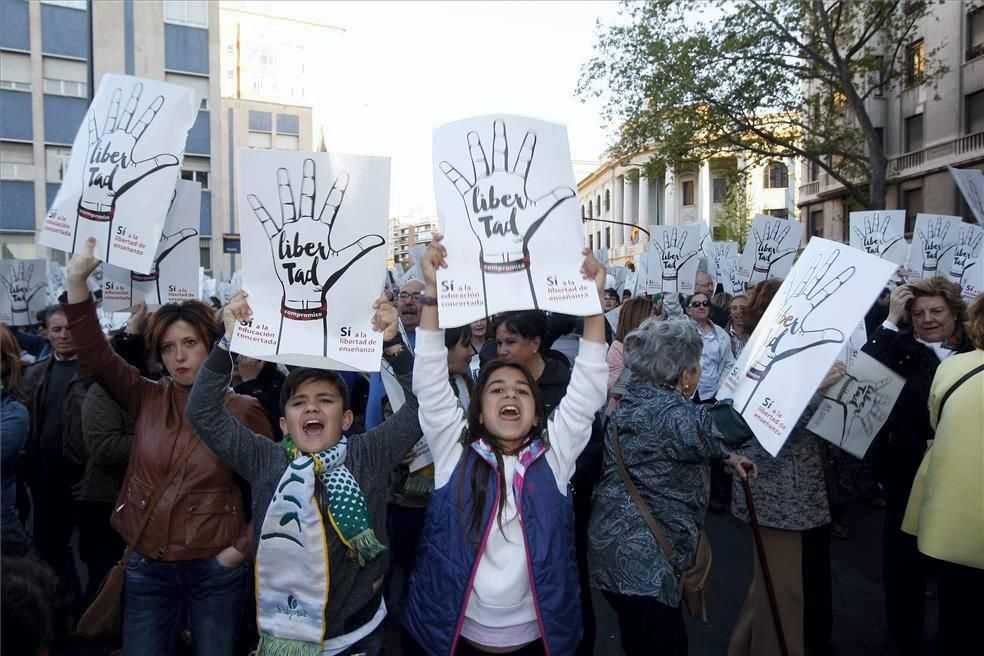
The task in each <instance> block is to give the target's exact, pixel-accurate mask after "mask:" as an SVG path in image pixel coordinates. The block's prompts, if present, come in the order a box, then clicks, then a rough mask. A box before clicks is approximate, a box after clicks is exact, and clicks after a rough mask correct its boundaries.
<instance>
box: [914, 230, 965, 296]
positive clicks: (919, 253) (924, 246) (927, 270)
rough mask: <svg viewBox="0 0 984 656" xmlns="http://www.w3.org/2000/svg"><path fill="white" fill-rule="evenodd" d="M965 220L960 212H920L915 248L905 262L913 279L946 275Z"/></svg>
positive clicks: (951, 263) (915, 235)
mask: <svg viewBox="0 0 984 656" xmlns="http://www.w3.org/2000/svg"><path fill="white" fill-rule="evenodd" d="M962 222H963V221H962V219H961V218H960V217H959V216H945V215H941V214H917V215H916V228H915V230H913V231H912V248H910V249H909V258H908V260H907V261H906V265H905V268H906V269H908V270H909V271H908V280H909V282H913V281H915V280H922V279H923V278H935V277H936V276H946V275H947V274H948V273H949V272H950V270H951V267H952V266H953V256H954V249H955V248H956V246H957V240H958V239H959V238H960V224H961V223H962Z"/></svg>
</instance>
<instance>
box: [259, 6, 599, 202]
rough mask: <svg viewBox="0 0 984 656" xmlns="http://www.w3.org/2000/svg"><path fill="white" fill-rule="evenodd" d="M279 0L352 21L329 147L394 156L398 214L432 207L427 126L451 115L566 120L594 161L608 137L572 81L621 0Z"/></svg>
mask: <svg viewBox="0 0 984 656" xmlns="http://www.w3.org/2000/svg"><path fill="white" fill-rule="evenodd" d="M264 4H266V3H264ZM274 6H275V7H276V9H275V11H276V12H277V13H278V14H280V15H283V16H289V17H294V18H302V19H303V18H306V19H308V20H317V21H319V22H323V23H327V24H330V25H337V26H340V27H343V28H345V32H344V34H341V36H339V37H337V39H335V43H334V44H333V45H332V51H333V53H334V54H333V55H332V56H329V57H327V60H328V61H325V62H324V64H323V67H322V69H323V73H324V85H323V86H322V87H321V89H320V90H319V91H320V97H319V100H318V101H317V105H316V107H315V120H316V121H320V122H323V123H324V124H325V125H326V127H327V137H328V148H329V150H335V151H338V152H348V153H364V154H371V155H388V156H390V157H391V158H392V180H391V195H390V215H391V216H404V215H407V214H408V213H411V212H412V213H421V214H423V215H429V214H432V213H433V212H434V192H433V181H432V176H431V133H432V130H433V129H434V128H435V127H437V126H439V125H441V124H443V123H446V122H448V121H452V120H455V119H459V118H464V117H467V116H475V115H482V114H490V113H497V112H506V113H513V114H524V115H528V116H533V117H537V118H543V119H547V120H551V121H556V122H559V123H564V124H566V125H567V127H568V136H569V139H570V143H571V150H572V157H573V158H574V159H577V160H597V159H598V157H599V155H600V154H601V152H602V151H603V150H604V149H605V147H606V146H607V145H608V144H609V136H608V134H607V130H606V129H605V127H604V126H603V125H602V119H601V116H600V112H599V106H598V105H597V104H595V103H590V104H584V103H582V102H581V101H580V100H579V99H577V98H576V97H575V93H574V90H575V88H576V86H577V81H578V76H579V73H580V70H581V65H582V64H583V63H584V62H586V61H587V60H588V59H589V58H590V57H591V55H592V52H593V47H594V43H595V40H596V39H595V34H596V28H595V24H596V21H597V20H599V19H601V20H602V21H603V22H610V21H612V20H613V19H614V17H615V15H616V12H617V4H616V3H615V2H598V1H583V2H582V1H566V2H564V1H555V2H395V3H388V2H386V3H384V2H325V3H315V2H299V3H298V2H282V3H277V4H276V5H274Z"/></svg>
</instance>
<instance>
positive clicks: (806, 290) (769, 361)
mask: <svg viewBox="0 0 984 656" xmlns="http://www.w3.org/2000/svg"><path fill="white" fill-rule="evenodd" d="M838 255H839V251H834V252H833V253H831V254H830V255H829V256H828V257H827V260H826V261H822V260H823V256H822V255H820V256H817V258H816V260H814V262H813V265H812V266H811V267H810V268H809V269H808V270H807V271H806V273H805V274H804V275H803V276H802V278H800V279H799V280H794V281H792V282H793V284H791V285H790V286H789V288H788V290H789V291H788V292H787V295H786V298H785V299H784V300H783V301H782V306H781V309H780V310H779V312H778V314H777V315H776V319H775V322H774V323H773V325H772V326H770V327H769V332H768V333H767V337H766V339H765V341H764V342H763V345H762V347H761V348H760V349H759V351H758V352H757V353H754V354H752V357H751V360H750V361H751V362H752V363H753V364H752V366H751V368H749V370H748V373H747V374H746V376H748V377H749V378H751V379H752V380H755V381H757V382H758V383H759V384H761V382H762V381H763V380H764V379H765V378H766V377H767V376H768V375H769V372H770V371H772V367H773V366H775V364H776V363H777V362H781V361H782V360H785V359H786V358H789V357H792V356H794V355H796V354H798V353H802V352H803V351H805V350H807V349H811V348H815V347H817V346H821V345H823V344H832V343H836V344H840V343H843V342H844V333H842V332H841V331H840V330H838V329H836V328H819V327H817V328H815V327H812V326H810V327H808V326H807V323H808V321H809V318H810V315H811V314H812V313H813V311H814V310H816V309H817V308H818V307H820V306H821V305H822V304H823V303H824V302H825V301H827V299H829V298H830V297H831V296H833V295H834V294H835V293H836V292H837V290H838V289H840V288H841V287H842V286H843V285H844V283H846V282H847V281H848V280H850V279H851V277H852V276H853V275H854V271H855V269H854V267H853V266H850V267H847V268H846V269H844V270H843V271H841V272H840V273H838V274H837V275H835V276H833V277H830V278H828V277H827V274H828V273H829V272H830V269H831V267H833V265H834V262H835V261H836V260H837V256H838ZM773 302H775V301H773ZM756 387H757V385H756ZM753 396H754V393H753V394H751V395H749V398H748V401H751V398H752V397H753ZM748 401H746V404H745V407H746V408H747V406H748ZM742 411H744V408H743V409H742Z"/></svg>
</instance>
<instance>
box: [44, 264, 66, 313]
mask: <svg viewBox="0 0 984 656" xmlns="http://www.w3.org/2000/svg"><path fill="white" fill-rule="evenodd" d="M64 291H65V267H63V266H62V265H60V264H58V262H55V261H54V260H48V302H49V303H57V302H58V297H59V296H61V294H62V292H64Z"/></svg>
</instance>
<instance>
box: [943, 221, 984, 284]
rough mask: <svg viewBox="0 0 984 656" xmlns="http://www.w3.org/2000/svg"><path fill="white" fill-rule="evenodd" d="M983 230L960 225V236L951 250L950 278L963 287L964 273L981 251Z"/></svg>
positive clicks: (983, 238)
mask: <svg viewBox="0 0 984 656" xmlns="http://www.w3.org/2000/svg"><path fill="white" fill-rule="evenodd" d="M982 240H984V230H981V229H980V228H977V229H975V228H974V226H971V225H967V226H961V227H960V237H959V239H958V241H957V244H956V248H954V250H953V264H951V265H950V280H952V281H953V282H955V283H957V284H958V285H960V286H961V287H963V283H964V275H966V273H967V269H970V268H971V267H972V266H974V265H975V264H976V263H977V260H978V258H979V257H980V253H981V241H982Z"/></svg>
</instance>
